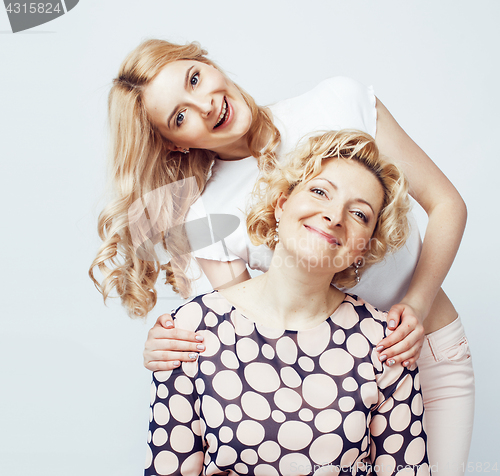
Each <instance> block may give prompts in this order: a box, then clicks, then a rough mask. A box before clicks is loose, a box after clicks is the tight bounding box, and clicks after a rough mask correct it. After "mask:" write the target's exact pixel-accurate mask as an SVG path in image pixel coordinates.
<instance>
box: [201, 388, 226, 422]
mask: <svg viewBox="0 0 500 476" xmlns="http://www.w3.org/2000/svg"><path fill="white" fill-rule="evenodd" d="M201 408H202V411H203V416H204V419H205V422H206V424H207V425H208V426H209V427H210V428H218V427H219V426H220V425H221V424H222V422H223V421H224V410H223V409H222V406H221V404H220V403H219V402H218V401H217V400H216V399H215V398H213V397H211V396H210V395H204V396H203V397H202V402H201Z"/></svg>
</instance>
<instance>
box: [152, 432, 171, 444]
mask: <svg viewBox="0 0 500 476" xmlns="http://www.w3.org/2000/svg"><path fill="white" fill-rule="evenodd" d="M167 440H168V434H167V432H166V431H165V429H164V428H157V429H156V430H155V432H154V433H153V438H152V441H153V445H155V446H163V445H164V444H165V443H166V442H167Z"/></svg>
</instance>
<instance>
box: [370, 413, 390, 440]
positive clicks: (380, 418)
mask: <svg viewBox="0 0 500 476" xmlns="http://www.w3.org/2000/svg"><path fill="white" fill-rule="evenodd" d="M386 428H387V419H386V418H385V416H384V415H380V414H378V415H375V416H374V417H373V419H372V421H371V422H370V432H371V434H372V435H373V436H380V435H381V434H382V433H383V432H384V430H385V429H386Z"/></svg>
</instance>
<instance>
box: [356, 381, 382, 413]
mask: <svg viewBox="0 0 500 476" xmlns="http://www.w3.org/2000/svg"><path fill="white" fill-rule="evenodd" d="M360 393H361V400H363V403H364V404H365V407H366V408H370V407H371V406H372V405H375V404H376V403H377V401H378V387H377V384H376V383H375V382H367V383H364V384H363V385H361V391H360Z"/></svg>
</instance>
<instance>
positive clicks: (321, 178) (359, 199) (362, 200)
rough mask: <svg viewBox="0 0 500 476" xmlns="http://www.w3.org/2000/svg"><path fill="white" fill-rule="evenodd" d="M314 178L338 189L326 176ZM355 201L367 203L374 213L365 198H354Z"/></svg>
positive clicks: (373, 211)
mask: <svg viewBox="0 0 500 476" xmlns="http://www.w3.org/2000/svg"><path fill="white" fill-rule="evenodd" d="M315 178H316V179H318V180H324V181H325V182H328V183H329V184H330V185H331V186H332V187H333V189H334V190H338V187H337V185H335V184H334V183H333V182H332V181H330V180H328V179H327V178H325V177H315ZM355 201H357V202H361V203H364V204H365V205H368V206H369V207H370V209H371V211H372V213H373V214H374V215H375V214H376V213H375V210H374V209H373V207H372V206H371V205H370V203H369V202H367V201H366V200H365V199H363V198H355Z"/></svg>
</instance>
